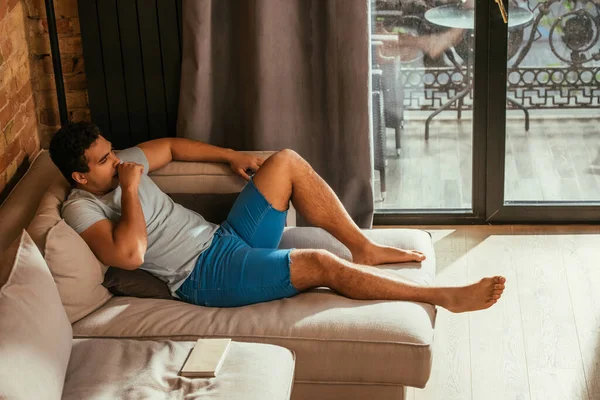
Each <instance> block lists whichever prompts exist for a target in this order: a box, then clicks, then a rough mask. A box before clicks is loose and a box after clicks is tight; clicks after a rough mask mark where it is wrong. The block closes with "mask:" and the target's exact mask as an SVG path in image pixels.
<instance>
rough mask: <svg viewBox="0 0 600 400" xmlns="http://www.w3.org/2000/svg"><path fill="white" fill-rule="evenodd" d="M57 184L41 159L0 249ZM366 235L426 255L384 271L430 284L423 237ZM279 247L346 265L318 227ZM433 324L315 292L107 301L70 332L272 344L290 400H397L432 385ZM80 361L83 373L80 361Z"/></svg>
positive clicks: (214, 168) (192, 174)
mask: <svg viewBox="0 0 600 400" xmlns="http://www.w3.org/2000/svg"><path fill="white" fill-rule="evenodd" d="M262 155H264V153H263V154H262ZM57 176H59V172H58V170H57V169H56V168H55V167H54V165H53V164H52V162H51V160H50V158H49V155H48V153H47V152H46V151H42V152H41V153H40V154H39V156H38V157H37V158H36V160H35V162H34V163H33V165H32V166H31V168H30V169H29V171H28V172H27V174H26V175H25V176H24V178H23V179H22V180H21V182H20V183H19V184H18V185H17V187H16V188H15V190H14V191H13V193H11V195H10V196H9V197H8V198H7V200H6V201H5V203H4V204H3V205H2V207H0V224H1V226H2V231H1V234H0V249H4V248H6V247H7V246H8V245H9V244H10V243H11V242H12V241H13V240H14V238H16V237H17V236H18V235H19V232H20V231H21V229H23V228H26V227H27V226H28V225H29V223H30V221H31V219H32V218H33V217H34V214H35V210H36V208H37V206H38V203H39V201H40V199H41V198H42V195H43V193H44V191H45V190H46V189H47V188H48V186H49V185H50V183H51V182H52V181H53V180H55V178H56V177H57ZM151 177H152V179H153V180H154V181H155V182H156V183H157V184H158V185H159V186H160V187H161V189H162V190H163V191H165V192H166V193H169V194H177V193H180V194H181V193H187V194H190V195H193V194H198V193H231V192H237V191H239V190H240V189H241V188H242V187H243V184H244V181H243V180H242V179H241V178H238V177H236V176H234V175H233V174H232V173H231V171H230V170H229V168H228V167H227V166H225V165H222V164H209V163H181V162H172V163H170V164H169V165H167V166H166V167H164V168H162V169H161V170H158V171H155V172H154V173H152V174H151ZM186 205H187V206H190V204H186ZM292 217H293V216H292ZM366 234H367V235H368V236H369V237H370V238H372V239H373V240H375V241H377V242H379V243H383V244H387V245H392V246H397V247H404V248H412V249H416V250H419V251H422V252H424V253H425V254H426V255H427V260H426V261H425V262H423V263H422V264H416V263H408V264H399V265H386V266H384V267H382V268H385V269H386V270H388V271H390V272H393V273H395V274H397V275H398V276H401V277H404V278H407V279H410V280H412V281H414V282H417V283H419V284H424V285H429V284H431V283H432V282H433V280H434V277H435V254H434V251H433V245H432V242H431V237H430V235H428V233H426V232H424V231H420V230H411V229H373V230H368V231H366ZM281 247H295V248H325V249H328V250H330V251H332V252H334V253H336V254H338V255H339V256H341V257H345V258H349V257H350V254H349V251H348V250H347V249H346V248H345V247H344V246H343V245H342V244H341V243H339V242H338V241H337V240H335V239H334V238H333V237H332V236H331V235H329V234H328V233H327V232H325V231H323V230H321V229H318V228H304V227H288V228H286V231H285V233H284V235H283V238H282V242H281ZM435 317H436V308H435V307H433V306H432V305H430V304H421V303H412V302H399V301H356V300H351V299H348V298H345V297H342V296H339V295H337V294H335V293H333V292H331V291H330V290H329V289H326V288H317V289H315V290H311V291H309V292H306V293H302V294H300V295H298V296H295V297H293V298H289V299H283V300H277V301H273V302H269V303H260V304H255V305H251V306H246V307H240V308H230V309H225V308H223V309H221V308H207V307H200V306H194V305H190V304H185V303H182V302H180V301H175V300H163V299H147V298H146V299H142V298H134V297H112V298H111V299H110V300H108V302H106V303H105V304H104V305H102V306H101V307H100V308H98V309H97V310H95V311H93V312H91V313H90V314H89V315H87V316H85V317H84V318H82V319H80V320H78V321H77V322H75V323H74V324H73V325H72V331H73V336H74V338H75V340H76V341H77V345H78V346H85V343H87V342H86V341H85V340H86V339H88V338H97V339H92V340H102V339H98V338H105V339H107V338H111V339H114V338H119V339H135V342H134V343H137V342H139V341H142V343H144V342H148V341H149V343H154V342H155V341H170V342H182V341H183V342H188V343H189V342H193V341H194V340H195V339H197V338H200V337H231V338H233V340H234V341H236V342H238V343H239V345H240V346H243V345H244V344H247V345H249V344H248V343H242V342H249V343H254V344H255V345H254V346H258V344H261V343H262V344H271V345H275V346H278V347H276V348H281V347H283V348H285V349H289V350H290V351H292V352H293V354H295V360H296V361H295V374H294V385H293V392H292V399H294V400H298V399H345V400H346V399H350V400H351V399H395V400H401V399H404V398H405V394H406V391H405V387H406V386H414V387H424V386H425V384H426V383H427V380H428V379H429V375H430V371H431V363H432V341H433V334H434V326H435ZM80 341H82V342H80ZM115 346H116V347H119V346H121V345H115ZM188 346H189V344H188ZM184 347H185V346H184ZM111 351H112V350H111ZM114 351H123V354H124V357H126V354H127V352H126V350H125V349H116V350H114ZM181 351H183V350H181ZM282 357H283V358H285V356H282ZM78 362H79V363H81V364H82V365H84V364H85V363H86V358H85V357H82V358H80V359H79V360H78ZM274 363H275V360H274ZM67 378H68V377H67ZM217 379H218V378H217ZM239 390H244V389H243V385H241V384H240V387H239ZM247 398H250V397H247Z"/></svg>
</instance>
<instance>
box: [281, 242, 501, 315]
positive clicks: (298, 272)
mask: <svg viewBox="0 0 600 400" xmlns="http://www.w3.org/2000/svg"><path fill="white" fill-rule="evenodd" d="M290 260H291V265H290V280H291V282H292V285H294V287H295V288H296V289H298V290H299V291H304V290H308V289H311V288H314V287H319V286H327V287H329V288H331V289H333V290H335V291H336V292H338V293H340V294H342V295H344V296H346V297H349V298H352V299H357V300H404V301H415V302H423V303H430V304H435V305H439V306H441V307H444V308H446V309H448V310H450V311H452V312H465V311H476V310H483V309H485V308H488V307H491V306H492V305H493V304H495V303H496V302H497V301H498V299H499V298H500V297H501V296H502V292H503V291H504V283H505V282H506V279H505V278H504V277H501V276H495V277H490V278H483V279H482V280H481V281H479V282H477V283H474V284H472V285H469V286H462V287H423V286H418V285H416V284H413V283H409V282H407V281H404V280H402V279H401V278H399V277H397V276H395V275H393V274H391V273H387V272H386V271H383V270H379V269H377V268H370V267H366V266H363V265H358V264H354V263H351V262H349V261H346V260H343V259H341V258H339V257H337V256H335V255H334V254H331V253H329V252H327V251H325V250H300V249H296V250H292V252H291V254H290Z"/></svg>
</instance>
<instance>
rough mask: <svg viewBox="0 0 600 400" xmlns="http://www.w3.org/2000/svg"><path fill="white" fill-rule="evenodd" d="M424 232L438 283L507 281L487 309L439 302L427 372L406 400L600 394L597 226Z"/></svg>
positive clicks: (590, 397)
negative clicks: (453, 309) (452, 308)
mask: <svg viewBox="0 0 600 400" xmlns="http://www.w3.org/2000/svg"><path fill="white" fill-rule="evenodd" d="M424 228H427V227H424ZM427 230H429V231H430V232H432V234H433V237H434V242H435V250H436V259H437V282H436V283H437V284H438V285H461V284H465V283H468V282H472V281H475V280H478V279H479V278H481V277H483V276H489V275H496V274H502V275H504V276H505V277H506V278H507V283H506V289H505V293H504V296H503V297H502V299H501V300H500V301H499V302H498V303H497V304H496V305H495V306H493V307H492V308H490V309H488V310H484V311H479V312H475V313H470V314H452V313H450V312H448V311H446V310H444V309H441V308H440V309H439V312H438V317H437V323H436V330H435V339H434V340H435V341H434V351H433V354H434V360H433V371H432V374H431V378H430V380H429V382H428V384H427V387H426V388H425V389H413V388H410V389H409V392H408V393H409V396H408V399H409V400H467V399H473V400H496V399H497V400H509V399H519V400H526V399H527V400H529V399H531V400H533V399H535V400H554V399H557V400H558V399H561V400H562V399H569V400H570V399H586V400H596V399H600V226H599V225H596V226H509V225H504V226H460V227H439V226H438V227H430V228H427Z"/></svg>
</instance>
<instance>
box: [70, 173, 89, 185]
mask: <svg viewBox="0 0 600 400" xmlns="http://www.w3.org/2000/svg"><path fill="white" fill-rule="evenodd" d="M71 177H72V178H73V180H74V181H75V182H77V183H79V184H80V185H85V184H87V182H88V180H87V178H86V176H85V174H84V173H83V172H73V173H72V174H71Z"/></svg>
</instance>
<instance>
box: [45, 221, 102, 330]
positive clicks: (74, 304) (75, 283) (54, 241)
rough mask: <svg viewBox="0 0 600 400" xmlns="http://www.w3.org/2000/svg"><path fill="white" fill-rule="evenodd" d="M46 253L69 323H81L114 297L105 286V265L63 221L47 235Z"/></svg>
mask: <svg viewBox="0 0 600 400" xmlns="http://www.w3.org/2000/svg"><path fill="white" fill-rule="evenodd" d="M45 254H46V256H45V258H46V262H47V263H48V267H49V268H50V271H51V272H52V276H54V281H55V282H56V286H57V288H58V293H59V294H60V298H61V300H62V303H63V305H64V307H65V310H66V311H67V315H68V316H69V321H71V322H75V321H78V320H80V319H81V318H83V317H85V316H86V315H88V314H89V313H91V312H92V311H94V310H96V309H98V308H99V307H100V306H102V305H103V304H104V303H106V302H107V301H108V300H109V299H110V298H111V297H112V296H111V294H110V293H109V291H108V290H107V289H106V288H105V287H104V286H102V281H103V280H104V273H105V272H106V266H105V265H104V264H102V263H101V262H100V261H98V259H97V258H96V256H95V255H94V253H93V252H92V250H91V249H90V248H89V247H88V245H87V244H86V243H85V241H84V240H83V239H82V238H81V236H79V235H78V234H77V232H75V231H74V230H73V228H71V227H70V226H69V225H67V223H66V222H65V221H64V220H60V221H58V223H57V224H56V225H54V227H52V229H50V231H49V232H48V236H47V238H46V248H45Z"/></svg>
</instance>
